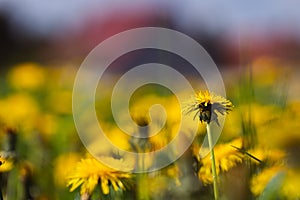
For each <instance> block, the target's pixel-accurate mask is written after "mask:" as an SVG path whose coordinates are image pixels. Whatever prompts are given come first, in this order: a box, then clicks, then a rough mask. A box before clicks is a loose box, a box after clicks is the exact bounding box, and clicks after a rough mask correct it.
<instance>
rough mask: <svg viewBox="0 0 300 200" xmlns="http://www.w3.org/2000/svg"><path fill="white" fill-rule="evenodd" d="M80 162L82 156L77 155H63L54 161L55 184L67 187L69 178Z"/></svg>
mask: <svg viewBox="0 0 300 200" xmlns="http://www.w3.org/2000/svg"><path fill="white" fill-rule="evenodd" d="M78 161H80V155H79V154H77V153H66V154H61V155H60V156H59V157H57V158H56V159H55V160H54V170H53V175H54V182H55V184H56V185H57V186H60V187H65V185H66V184H67V178H66V177H67V176H68V175H69V173H70V172H71V171H72V170H73V168H74V166H75V165H76V163H78Z"/></svg>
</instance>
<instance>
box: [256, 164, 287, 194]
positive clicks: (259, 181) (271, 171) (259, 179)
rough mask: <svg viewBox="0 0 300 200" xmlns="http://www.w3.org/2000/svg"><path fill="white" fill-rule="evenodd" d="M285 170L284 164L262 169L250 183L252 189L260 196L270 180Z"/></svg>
mask: <svg viewBox="0 0 300 200" xmlns="http://www.w3.org/2000/svg"><path fill="white" fill-rule="evenodd" d="M281 170H283V166H281V165H279V166H278V165H277V166H272V167H270V168H266V169H264V170H262V171H261V172H260V173H259V174H258V175H256V176H254V177H253V178H252V180H251V183H250V189H251V191H252V193H253V194H254V195H255V196H259V195H260V194H261V193H262V192H263V191H264V189H265V187H266V186H267V184H268V182H269V181H270V180H271V178H272V177H274V176H275V175H276V174H277V173H278V172H280V171H281Z"/></svg>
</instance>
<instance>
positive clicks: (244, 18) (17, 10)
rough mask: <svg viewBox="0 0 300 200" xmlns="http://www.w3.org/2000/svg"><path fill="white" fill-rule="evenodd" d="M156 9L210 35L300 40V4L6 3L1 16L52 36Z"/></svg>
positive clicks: (260, 0)
mask: <svg viewBox="0 0 300 200" xmlns="http://www.w3.org/2000/svg"><path fill="white" fill-rule="evenodd" d="M140 6H146V7H147V6H152V7H157V8H160V9H161V10H166V11H168V12H169V13H171V15H172V16H173V17H174V19H175V23H177V24H178V25H180V26H182V27H185V28H187V29H189V28H194V27H198V26H204V27H205V29H207V30H208V31H214V32H216V31H217V32H223V31H224V32H229V33H230V32H235V31H237V30H244V31H256V32H261V33H267V34H269V33H271V32H272V31H276V30H290V31H293V32H295V33H296V34H299V35H300V12H299V8H300V1H298V0H251V1H240V0H226V1H216V0H212V1H200V0H187V1H182V0H110V1H109V0H98V1H95V0H52V1H41V0H0V12H5V13H6V14H7V15H8V16H9V20H10V23H11V24H12V26H13V27H14V26H15V27H19V26H21V27H23V28H25V29H26V30H29V31H31V32H33V33H35V34H41V35H47V34H52V33H55V32H59V31H61V30H63V29H64V27H66V26H69V27H72V26H73V27H76V26H78V27H80V26H81V25H82V24H83V23H84V21H85V19H86V18H88V17H89V16H90V15H91V14H92V13H96V12H97V13H98V15H100V16H101V15H103V16H105V15H106V14H109V13H113V11H114V10H115V9H116V8H122V9H129V10H130V9H134V8H136V9H138V8H139V7H140Z"/></svg>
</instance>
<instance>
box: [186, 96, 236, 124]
mask: <svg viewBox="0 0 300 200" xmlns="http://www.w3.org/2000/svg"><path fill="white" fill-rule="evenodd" d="M232 108H233V104H232V103H231V102H230V101H229V100H227V99H225V98H224V97H221V96H218V95H215V94H214V93H212V92H209V91H207V90H206V91H200V92H199V93H197V94H196V95H195V97H194V98H193V102H192V103H191V104H190V105H188V107H187V109H186V113H187V114H189V113H192V112H196V113H195V116H194V118H196V116H197V115H198V116H199V120H200V121H201V122H206V123H208V124H209V123H210V122H211V121H214V122H216V123H217V124H219V121H218V113H219V114H221V115H224V114H226V113H228V112H229V111H231V110H232Z"/></svg>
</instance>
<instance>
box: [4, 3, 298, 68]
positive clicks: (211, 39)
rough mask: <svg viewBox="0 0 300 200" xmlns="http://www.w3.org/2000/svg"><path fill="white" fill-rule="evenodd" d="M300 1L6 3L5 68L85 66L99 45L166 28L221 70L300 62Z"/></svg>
mask: <svg viewBox="0 0 300 200" xmlns="http://www.w3.org/2000/svg"><path fill="white" fill-rule="evenodd" d="M299 4H300V3H299V2H298V1H294V0H288V1H280V0H275V1H270V0H263V1H251V2H240V1H237V0H230V1H226V2H215V1H210V2H201V1H196V0H195V1H188V2H184V3H182V2H181V1H179V0H175V1H166V0H163V1H161V0H153V1H104V0H101V1H93V0H87V1H81V0H73V1H72V2H69V1H51V2H40V1H37V0H25V1H18V0H14V1H10V0H1V1H0V30H1V31H0V32H1V35H0V42H1V47H0V48H1V49H0V51H1V55H0V56H1V57H0V63H1V68H5V67H8V66H10V65H12V64H14V63H17V62H22V61H28V60H30V61H36V62H40V63H47V64H48V63H49V62H50V63H57V62H58V63H59V62H62V61H68V62H74V61H76V62H78V61H79V62H80V61H82V59H83V58H84V57H85V56H86V55H87V54H88V53H89V52H90V51H91V50H92V49H93V48H94V47H95V46H96V45H97V44H99V43H100V42H101V41H103V40H104V39H106V38H108V37H109V36H111V35H114V34H116V33H119V32H121V31H124V30H127V29H130V28H135V27H142V26H160V27H166V28H172V29H175V30H179V31H181V32H184V33H186V34H188V35H189V36H191V37H192V38H194V39H195V40H197V41H199V42H200V44H201V45H203V46H204V47H205V49H206V50H207V51H208V52H209V53H210V54H211V56H212V57H213V59H214V60H215V62H217V64H218V66H234V65H237V64H238V63H239V62H240V61H241V60H242V59H245V58H243V56H241V54H242V55H244V54H245V52H246V53H247V57H248V58H249V57H257V56H273V57H276V58H278V59H288V61H289V62H291V63H293V62H297V61H296V60H297V58H298V57H299V46H300V45H299V43H300V42H299V41H300V14H299V12H298V11H299V10H298V8H299Z"/></svg>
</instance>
